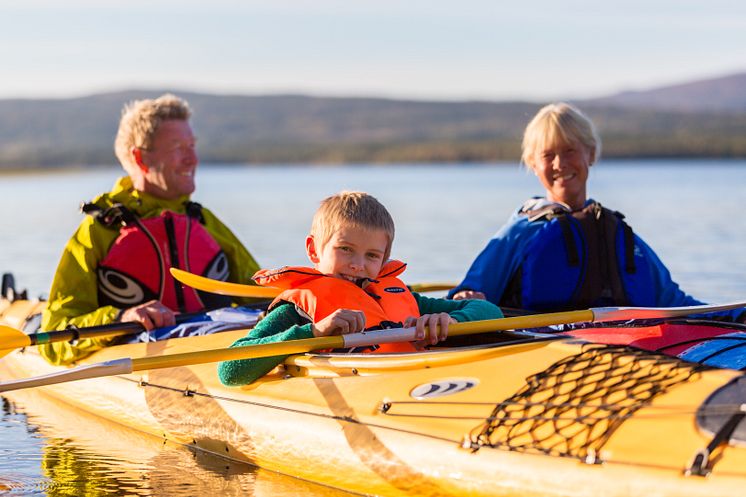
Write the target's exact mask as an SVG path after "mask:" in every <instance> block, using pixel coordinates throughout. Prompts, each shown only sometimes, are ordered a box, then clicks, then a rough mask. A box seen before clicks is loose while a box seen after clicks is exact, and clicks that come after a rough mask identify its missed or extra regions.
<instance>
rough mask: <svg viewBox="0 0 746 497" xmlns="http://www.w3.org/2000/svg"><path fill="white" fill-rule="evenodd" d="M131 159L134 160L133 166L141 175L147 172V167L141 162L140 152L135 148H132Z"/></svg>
mask: <svg viewBox="0 0 746 497" xmlns="http://www.w3.org/2000/svg"><path fill="white" fill-rule="evenodd" d="M132 157H133V158H134V159H135V164H137V167H139V168H140V171H142V172H143V173H147V172H148V170H149V169H148V166H147V164H145V162H143V160H142V150H141V149H139V148H137V147H132Z"/></svg>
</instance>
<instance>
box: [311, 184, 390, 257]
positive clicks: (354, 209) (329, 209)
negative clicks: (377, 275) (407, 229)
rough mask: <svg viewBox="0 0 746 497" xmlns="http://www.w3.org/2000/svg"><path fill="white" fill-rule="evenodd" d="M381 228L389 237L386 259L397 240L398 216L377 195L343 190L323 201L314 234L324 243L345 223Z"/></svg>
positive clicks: (312, 229) (312, 234) (319, 241)
mask: <svg viewBox="0 0 746 497" xmlns="http://www.w3.org/2000/svg"><path fill="white" fill-rule="evenodd" d="M344 225H347V226H350V225H351V226H357V227H360V228H365V229H380V230H383V231H384V232H385V233H386V236H387V237H388V245H387V246H386V253H385V254H384V260H387V259H388V258H389V255H390V254H391V245H392V244H393V242H394V220H393V219H392V218H391V214H389V211H387V210H386V208H385V207H384V206H383V204H381V203H380V202H379V201H378V200H377V199H376V198H375V197H374V196H372V195H370V194H368V193H365V192H352V191H342V192H339V193H337V194H335V195H332V196H331V197H327V198H325V199H324V200H322V201H321V205H320V206H319V208H318V209H317V210H316V214H314V216H313V221H312V222H311V236H313V237H314V239H315V240H316V241H317V242H318V243H319V244H320V246H323V245H325V244H326V242H328V241H329V239H330V238H331V237H332V235H333V234H334V233H335V232H336V231H338V230H339V229H340V228H341V227H342V226H344Z"/></svg>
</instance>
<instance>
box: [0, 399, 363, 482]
mask: <svg viewBox="0 0 746 497" xmlns="http://www.w3.org/2000/svg"><path fill="white" fill-rule="evenodd" d="M7 395H8V397H9V399H3V398H2V397H0V399H2V407H3V410H2V417H0V433H2V434H3V442H4V443H3V444H2V447H1V448H0V493H2V494H5V493H6V492H7V493H9V494H11V495H12V494H16V495H48V496H50V497H55V496H60V497H61V496H79V495H86V496H100V495H137V496H164V495H168V496H187V495H188V496H193V495H220V496H224V495H225V496H234V495H236V496H238V495H253V496H257V497H260V496H279V497H282V496H295V495H304V496H305V495H307V496H312V497H321V496H324V497H342V496H348V495H349V494H346V493H344V492H340V491H337V490H332V489H328V488H326V487H322V486H318V485H314V484H311V483H307V482H304V481H300V480H296V479H294V478H289V477H286V476H281V475H277V474H275V473H272V472H269V471H264V470H262V469H258V468H255V467H253V466H250V465H248V464H243V463H239V462H234V461H229V460H227V459H224V458H222V457H217V456H214V455H211V454H209V453H206V452H204V451H198V450H194V449H189V448H186V447H182V446H179V445H175V444H171V443H164V442H163V441H161V440H159V439H157V438H155V437H151V436H147V435H141V434H139V433H137V432H135V431H133V430H129V429H126V428H124V427H121V426H119V425H117V424H115V423H110V422H107V421H105V420H101V419H100V418H97V417H95V416H92V415H90V414H87V413H85V412H83V411H80V410H78V409H74V408H71V407H68V406H65V405H64V404H61V403H58V402H54V401H52V400H50V399H48V398H46V397H44V396H43V395H41V394H40V393H38V392H35V391H19V392H13V393H12V394H7Z"/></svg>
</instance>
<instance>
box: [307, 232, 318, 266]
mask: <svg viewBox="0 0 746 497" xmlns="http://www.w3.org/2000/svg"><path fill="white" fill-rule="evenodd" d="M306 255H308V259H309V260H310V261H311V262H313V263H314V264H318V263H319V253H318V251H317V249H316V240H314V238H313V235H308V236H307V237H306Z"/></svg>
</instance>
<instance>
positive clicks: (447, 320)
mask: <svg viewBox="0 0 746 497" xmlns="http://www.w3.org/2000/svg"><path fill="white" fill-rule="evenodd" d="M455 322H456V320H455V319H453V318H452V317H451V316H449V315H448V313H446V312H441V313H438V314H423V315H422V316H420V317H419V318H413V317H409V318H407V319H406V321H404V327H405V328H409V327H412V326H414V327H415V339H416V340H417V341H415V342H414V346H415V347H417V349H424V348H425V345H435V344H436V343H438V342H442V341H443V340H445V339H446V338H448V325H449V324H451V323H455ZM425 326H427V327H428V328H430V334H429V336H425Z"/></svg>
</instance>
